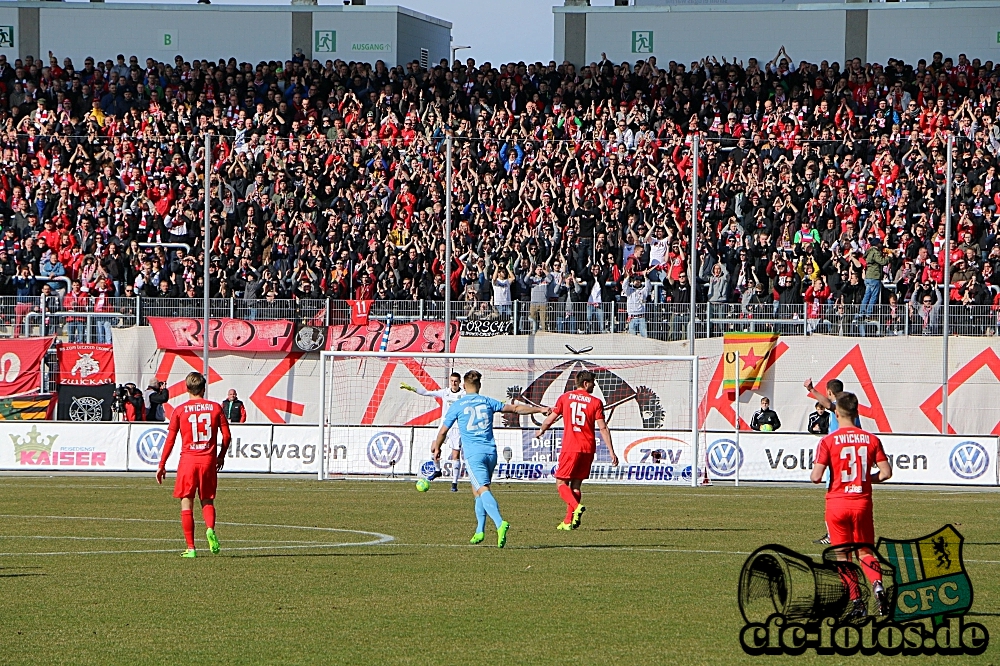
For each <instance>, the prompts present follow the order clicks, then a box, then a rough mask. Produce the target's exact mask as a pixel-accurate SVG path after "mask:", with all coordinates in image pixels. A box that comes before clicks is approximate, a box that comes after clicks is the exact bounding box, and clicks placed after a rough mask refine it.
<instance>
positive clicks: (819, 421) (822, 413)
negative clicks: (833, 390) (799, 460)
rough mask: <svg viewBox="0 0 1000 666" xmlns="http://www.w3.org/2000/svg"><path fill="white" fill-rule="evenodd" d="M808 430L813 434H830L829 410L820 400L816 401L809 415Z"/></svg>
mask: <svg viewBox="0 0 1000 666" xmlns="http://www.w3.org/2000/svg"><path fill="white" fill-rule="evenodd" d="M807 429H808V430H809V432H811V433H812V434H814V435H828V434H830V412H828V411H826V407H824V406H823V403H822V402H817V403H816V411H815V412H813V413H812V414H810V415H809V427H808V428H807Z"/></svg>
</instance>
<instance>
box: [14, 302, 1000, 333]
mask: <svg viewBox="0 0 1000 666" xmlns="http://www.w3.org/2000/svg"><path fill="white" fill-rule="evenodd" d="M68 303H69V301H68V299H67V298H65V297H63V298H60V297H59V296H50V297H48V298H47V299H45V302H44V303H43V300H42V298H41V297H39V296H30V297H18V296H2V297H0V338H5V337H6V338H12V337H22V336H42V335H57V336H61V337H65V338H72V339H74V340H76V339H79V340H83V341H91V342H98V341H100V340H102V339H107V338H110V336H111V333H112V331H111V330H110V329H115V328H122V327H127V326H136V325H147V324H148V323H149V318H150V317H190V318H193V319H201V318H202V317H203V316H204V310H203V307H202V300H201V299H199V298H191V299H189V298H151V297H144V296H143V297H139V296H137V297H133V298H125V297H120V298H106V299H104V300H103V301H98V300H95V299H90V300H89V302H88V303H87V304H86V305H78V306H77V307H73V306H69V305H68ZM209 314H210V316H212V317H213V318H232V319H247V320H274V319H289V320H292V321H295V322H296V323H299V324H308V325H313V326H328V325H335V326H339V325H347V324H350V323H351V322H352V321H354V320H355V319H354V318H352V316H351V306H350V302H349V301H341V300H328V299H275V298H272V299H269V298H260V299H243V298H213V299H211V301H210V303H209ZM943 314H944V310H943V307H942V306H940V305H936V304H927V305H924V304H923V303H921V304H918V305H916V306H913V305H911V304H910V303H898V304H897V303H890V304H881V305H875V306H868V307H865V306H861V305H841V304H834V303H825V304H820V303H796V304H782V303H765V302H758V301H756V300H749V301H747V302H745V303H699V304H698V305H697V307H696V309H695V316H694V329H695V334H696V336H697V337H698V338H706V337H720V336H722V335H724V334H725V333H727V332H734V331H743V332H751V333H763V332H768V333H772V332H773V333H778V334H780V335H785V336H803V335H835V336H841V337H885V336H910V335H920V336H927V335H930V336H940V335H941V333H942V328H943V326H944V317H943ZM390 315H392V318H393V320H394V321H397V322H402V321H416V320H427V321H442V320H443V319H444V302H443V301H436V300H435V301H430V300H416V301H393V300H374V301H372V302H371V303H370V308H369V311H368V317H369V320H372V319H374V320H378V321H385V320H387V319H388V318H389V316H390ZM452 317H453V318H454V319H456V320H458V321H460V322H470V324H469V325H467V326H465V325H464V324H463V326H465V329H466V330H468V331H469V332H470V334H476V333H478V334H486V332H489V333H490V334H493V335H495V334H497V332H498V331H503V332H508V333H510V334H513V335H526V334H531V333H536V332H540V331H544V332H551V333H573V334H581V335H586V334H596V333H601V332H604V333H632V334H633V335H645V336H647V337H650V338H655V339H657V340H665V341H671V340H683V339H687V337H688V335H689V332H688V331H689V326H690V321H691V317H690V306H689V304H687V303H670V302H667V303H662V302H647V303H646V304H645V306H644V311H643V312H642V314H641V316H640V315H638V314H633V315H630V314H629V313H628V312H627V307H626V303H625V301H623V300H619V301H615V302H610V303H601V304H591V303H587V302H575V301H552V302H546V303H530V302H525V301H514V302H512V303H510V304H509V305H495V304H493V303H491V302H487V301H476V300H472V301H455V302H453V303H452ZM501 324H502V325H501ZM508 324H509V325H508ZM998 331H1000V307H997V306H992V305H951V306H950V310H949V332H950V333H951V334H953V335H964V336H993V335H996V334H997V332H998Z"/></svg>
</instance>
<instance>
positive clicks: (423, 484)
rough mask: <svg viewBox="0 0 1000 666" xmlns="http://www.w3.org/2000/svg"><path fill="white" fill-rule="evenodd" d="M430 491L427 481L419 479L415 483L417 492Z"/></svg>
mask: <svg viewBox="0 0 1000 666" xmlns="http://www.w3.org/2000/svg"><path fill="white" fill-rule="evenodd" d="M430 489H431V484H430V483H429V482H428V481H427V479H420V480H418V481H417V490H419V491H420V492H422V493H426V492H427V491H428V490H430Z"/></svg>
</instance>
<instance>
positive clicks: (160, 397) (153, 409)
mask: <svg viewBox="0 0 1000 666" xmlns="http://www.w3.org/2000/svg"><path fill="white" fill-rule="evenodd" d="M143 397H144V400H145V403H146V404H145V406H146V420H147V421H161V422H162V421H164V420H165V418H164V416H163V405H165V404H166V403H167V401H168V400H170V391H168V390H167V383H166V382H161V381H157V380H156V379H150V380H149V386H148V387H146V390H145V392H144V393H143Z"/></svg>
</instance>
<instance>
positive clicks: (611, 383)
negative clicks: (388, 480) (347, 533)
mask: <svg viewBox="0 0 1000 666" xmlns="http://www.w3.org/2000/svg"><path fill="white" fill-rule="evenodd" d="M321 358H322V375H321V391H320V393H321V415H320V431H321V440H322V442H323V447H322V450H323V452H324V454H323V457H322V465H321V468H320V478H321V479H324V478H331V477H341V476H344V475H357V474H360V475H389V476H404V475H413V476H428V475H429V474H430V473H431V472H432V471H433V470H434V466H433V463H432V461H431V454H430V449H431V444H432V443H433V441H434V438H435V436H436V434H437V431H438V427H439V426H440V423H441V418H442V416H443V413H442V402H441V400H440V399H438V398H435V397H433V396H429V395H422V394H426V393H428V392H433V391H436V390H440V389H442V388H444V389H447V387H448V377H449V375H450V374H451V373H453V372H456V373H458V374H459V375H464V374H465V372H467V371H468V370H478V371H479V372H480V373H482V376H483V378H482V389H481V391H480V392H481V393H482V394H483V395H486V396H489V397H492V398H496V399H498V400H501V401H502V402H505V403H519V404H525V405H544V406H551V405H553V404H555V401H556V399H557V398H558V397H559V396H560V395H561V394H563V393H564V392H566V391H570V390H573V388H575V380H576V373H577V372H579V371H581V370H589V371H591V372H593V373H594V375H595V380H596V384H597V387H596V388H595V390H594V394H595V395H596V396H597V397H599V398H601V399H602V400H603V401H604V404H605V417H606V420H607V423H608V426H609V428H610V430H611V434H612V440H613V444H614V447H615V451H616V453H617V455H618V457H619V461H620V464H619V466H618V467H612V465H611V455H610V451H609V450H608V448H607V446H606V445H605V444H604V442H603V441H601V438H600V435H599V434H598V449H597V455H596V456H595V460H594V466H593V468H592V472H591V478H592V479H594V480H604V481H617V482H626V483H688V484H691V483H692V482H693V480H694V479H693V475H692V463H693V461H694V460H695V459H696V451H695V443H696V440H697V435H698V421H697V418H696V415H697V411H698V410H697V405H698V403H699V401H700V399H701V397H702V392H703V387H704V386H707V383H708V379H709V377H708V376H707V375H705V373H711V371H712V368H711V367H709V364H708V363H702V364H699V363H698V359H697V358H695V357H690V356H666V357H662V356H661V357H652V356H605V357H599V356H589V355H574V356H554V355H553V356H548V355H546V356H519V355H496V356H481V355H471V354H461V353H457V354H441V353H437V354H433V353H427V354H409V353H380V352H324V353H323V355H322V357H321ZM403 384H406V385H408V386H410V387H412V388H414V389H417V390H416V391H411V390H407V389H405V388H403V387H402V385H403ZM543 418H544V417H542V416H541V415H533V416H518V415H516V414H498V415H497V416H496V417H495V420H494V424H493V427H494V437H495V439H496V441H497V452H498V458H499V464H498V466H497V470H496V472H495V478H498V479H502V480H507V479H510V480H518V481H544V480H551V477H552V473H553V471H554V469H555V466H556V463H557V462H558V459H559V451H560V448H561V442H562V421H561V420H560V421H557V422H556V424H555V425H554V426H553V428H552V429H551V430H549V431H548V432H547V433H546V434H545V436H544V437H543V438H542V439H541V440H539V439H536V438H535V431H536V430H537V429H538V426H539V425H541V423H542V420H543ZM450 457H451V450H450V447H449V446H448V445H447V444H446V445H445V446H444V447H443V450H442V456H441V462H442V465H443V472H444V477H445V479H447V478H449V475H450V474H451V461H450V460H449V458H450ZM699 467H700V465H699ZM695 476H696V475H695ZM463 478H467V477H464V476H463Z"/></svg>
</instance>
